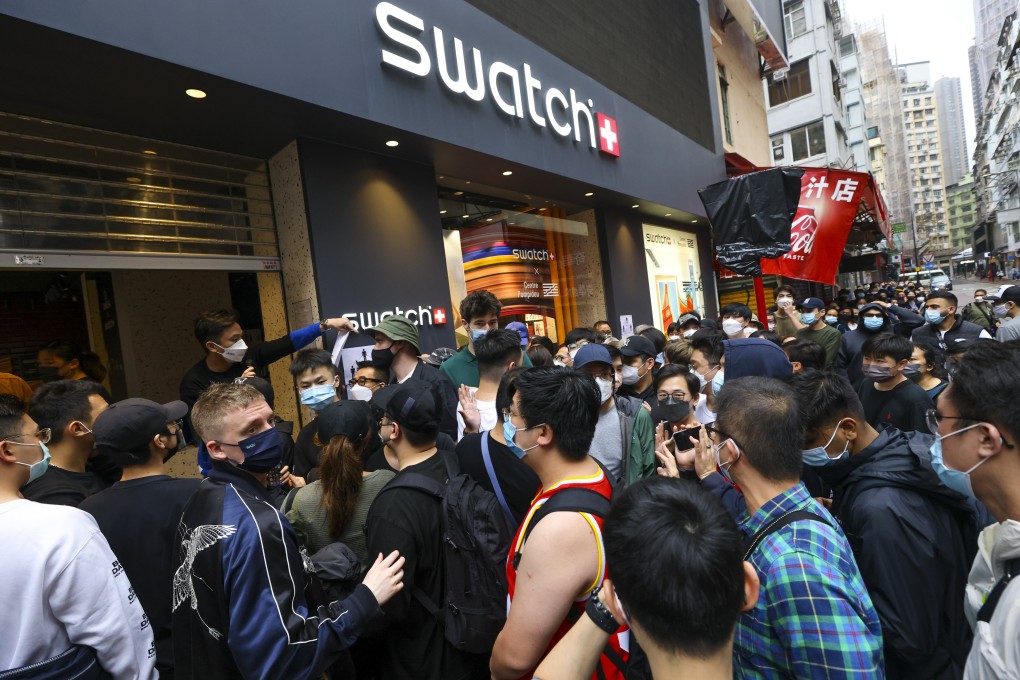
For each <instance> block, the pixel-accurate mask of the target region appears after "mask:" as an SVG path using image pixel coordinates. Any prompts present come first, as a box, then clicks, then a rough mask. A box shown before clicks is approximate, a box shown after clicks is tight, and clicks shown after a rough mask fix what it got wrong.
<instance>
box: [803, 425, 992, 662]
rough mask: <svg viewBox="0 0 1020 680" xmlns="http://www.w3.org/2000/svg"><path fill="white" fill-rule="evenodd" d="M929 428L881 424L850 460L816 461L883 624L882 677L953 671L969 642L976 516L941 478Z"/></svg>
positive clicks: (963, 657) (962, 660)
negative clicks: (967, 605)
mask: <svg viewBox="0 0 1020 680" xmlns="http://www.w3.org/2000/svg"><path fill="white" fill-rule="evenodd" d="M933 441H934V437H933V436H932V435H930V434H927V433H920V432H909V433H904V432H900V431H899V430H896V429H894V428H890V429H887V430H885V431H883V432H881V433H880V434H879V435H878V438H877V439H876V440H875V441H874V442H872V443H871V445H870V446H868V447H867V448H865V449H863V450H861V451H858V452H857V453H855V454H854V455H852V456H850V457H849V458H848V459H843V460H839V461H835V462H833V463H831V464H829V465H826V466H824V467H816V468H813V469H814V471H815V472H817V473H818V474H819V476H821V477H822V479H824V480H825V481H826V482H827V483H828V484H830V485H831V486H832V488H833V502H832V508H831V511H832V515H833V516H834V517H836V519H838V520H839V522H840V524H841V525H842V527H843V532H844V533H845V534H846V537H847V540H848V541H849V542H850V547H851V548H852V549H853V552H854V557H855V558H856V560H857V565H858V566H859V567H860V570H861V576H862V577H863V578H864V584H865V585H866V586H867V587H868V592H869V593H870V594H871V600H872V602H874V604H875V609H876V611H877V612H878V616H879V619H881V622H882V639H883V643H884V647H885V668H886V676H887V677H888V678H891V679H895V678H926V679H929V680H941V679H948V678H960V677H962V674H963V668H964V665H965V664H966V660H967V654H968V652H969V651H970V647H971V630H970V627H969V625H968V624H967V618H966V616H964V611H963V599H964V598H963V592H964V588H965V586H966V584H967V574H968V572H969V570H970V566H971V562H972V561H973V559H974V555H975V553H976V551H977V534H978V531H979V524H983V522H980V521H979V520H978V519H977V513H976V511H975V510H976V509H975V507H974V506H973V505H972V503H971V502H970V501H968V499H967V498H966V497H965V496H962V495H960V494H958V493H956V492H955V491H952V490H950V489H949V488H947V487H946V486H943V485H942V484H941V483H940V482H939V478H938V476H937V475H936V474H935V472H934V471H933V470H932V468H931V456H930V453H929V447H930V446H931V444H932V442H933Z"/></svg>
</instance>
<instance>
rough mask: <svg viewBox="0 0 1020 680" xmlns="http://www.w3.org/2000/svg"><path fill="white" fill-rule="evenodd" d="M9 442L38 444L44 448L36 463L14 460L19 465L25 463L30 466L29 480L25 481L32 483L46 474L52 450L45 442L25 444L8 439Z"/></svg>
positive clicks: (20, 444) (19, 444) (21, 444)
mask: <svg viewBox="0 0 1020 680" xmlns="http://www.w3.org/2000/svg"><path fill="white" fill-rule="evenodd" d="M7 443H8V444H17V445H18V446H38V447H39V448H40V449H42V458H40V459H39V460H37V461H36V462H34V463H22V462H21V461H20V460H16V461H14V462H15V463H17V464H18V465H24V466H26V467H27V468H28V481H27V482H25V483H26V484H31V483H32V482H34V481H35V480H37V479H39V478H40V477H42V476H43V475H44V474H46V471H47V470H48V469H49V468H50V450H49V448H48V447H47V446H46V445H45V444H43V443H42V442H39V443H38V444H24V443H22V442H15V441H11V440H7Z"/></svg>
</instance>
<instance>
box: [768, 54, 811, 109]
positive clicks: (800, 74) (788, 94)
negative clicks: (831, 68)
mask: <svg viewBox="0 0 1020 680" xmlns="http://www.w3.org/2000/svg"><path fill="white" fill-rule="evenodd" d="M810 65H811V60H810V59H802V60H801V61H798V62H797V63H795V64H793V65H791V66H790V71H789V72H788V73H787V74H786V77H785V78H783V79H782V80H778V81H777V80H773V81H772V82H770V83H769V106H779V105H780V104H784V103H786V102H788V101H790V100H791V99H797V98H798V97H803V96H805V95H808V94H811V71H810V69H809V66H810Z"/></svg>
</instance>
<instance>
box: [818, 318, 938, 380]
mask: <svg viewBox="0 0 1020 680" xmlns="http://www.w3.org/2000/svg"><path fill="white" fill-rule="evenodd" d="M869 309H877V310H878V311H880V312H882V317H883V321H884V323H883V324H882V327H881V328H879V329H877V330H873V331H872V330H868V328H867V327H865V325H864V317H863V316H858V317H857V328H856V329H855V330H852V331H850V332H849V333H844V334H843V337H841V338H840V339H839V352H838V353H837V354H836V370H838V371H842V372H843V373H844V374H845V375H846V377H847V379H849V380H850V384H851V385H853V386H854V389H857V388H858V387H860V384H861V382H862V381H863V380H864V368H863V364H864V361H863V358H862V357H861V349H862V348H863V347H864V343H865V342H867V340H868V338H870V337H871V336H873V335H878V334H879V333H896V334H898V335H903V336H905V337H908V338H909V337H910V332H911V331H912V330H913V329H915V328H917V327H918V326H922V325H924V317H921V316H918V315H917V314H914V313H913V312H912V311H910V310H909V309H905V308H903V307H897V306H896V305H890V306H889V309H888V310H886V308H884V307H883V306H882V305H879V304H876V303H874V302H869V303H868V304H866V305H861V308H860V311H859V314H864V312H866V311H868V310H869ZM890 312H892V315H890Z"/></svg>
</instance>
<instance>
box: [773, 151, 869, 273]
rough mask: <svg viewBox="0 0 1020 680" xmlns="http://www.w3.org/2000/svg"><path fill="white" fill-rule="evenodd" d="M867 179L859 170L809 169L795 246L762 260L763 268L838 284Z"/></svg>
mask: <svg viewBox="0 0 1020 680" xmlns="http://www.w3.org/2000/svg"><path fill="white" fill-rule="evenodd" d="M867 181H868V176H867V175H865V174H861V173H856V172H846V171H843V170H825V169H817V170H814V169H809V170H806V171H805V172H804V176H803V177H802V178H801V185H800V187H801V188H800V204H799V206H798V208H797V214H796V215H794V218H793V225H792V227H791V229H790V244H791V246H792V249H791V250H790V252H788V253H786V254H785V255H783V256H782V257H779V258H776V259H775V260H762V261H761V265H762V272H764V273H765V274H780V275H782V276H785V277H789V278H793V279H802V280H804V281H817V282H819V283H826V284H835V283H836V272H837V271H838V270H839V262H840V260H841V259H842V257H843V249H844V248H845V247H846V241H847V237H848V236H849V235H850V228H851V227H852V226H853V222H854V217H855V216H856V215H857V206H858V204H859V203H860V200H861V196H862V194H863V193H864V189H865V187H866V184H867Z"/></svg>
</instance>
